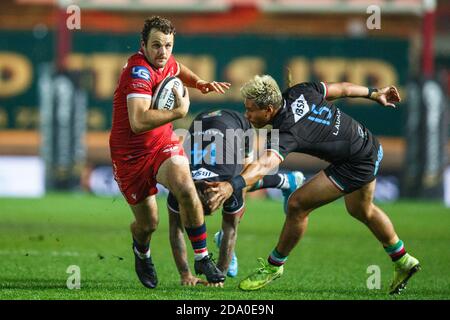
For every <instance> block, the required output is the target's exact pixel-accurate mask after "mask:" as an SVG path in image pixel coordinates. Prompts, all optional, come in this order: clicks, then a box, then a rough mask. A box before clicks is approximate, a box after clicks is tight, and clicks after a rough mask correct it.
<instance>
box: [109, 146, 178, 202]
mask: <svg viewBox="0 0 450 320" xmlns="http://www.w3.org/2000/svg"><path fill="white" fill-rule="evenodd" d="M176 155H181V156H186V154H185V153H184V150H183V147H182V146H181V144H180V143H178V142H171V143H169V144H166V145H165V146H163V147H162V148H160V149H158V150H156V151H154V152H153V151H152V152H151V153H148V154H145V155H142V156H140V157H138V158H133V159H130V160H125V161H124V160H115V159H112V163H113V172H114V178H115V180H116V181H117V184H118V185H119V188H120V191H121V192H122V194H123V196H124V197H125V199H126V200H127V202H128V203H129V204H133V205H134V204H138V203H139V202H141V201H143V200H144V199H145V198H147V197H148V196H151V195H154V194H156V193H158V189H157V188H156V184H157V182H156V175H157V173H158V170H159V167H160V166H161V164H162V163H163V162H164V161H166V160H167V159H169V158H171V157H173V156H176Z"/></svg>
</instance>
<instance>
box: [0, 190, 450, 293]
mask: <svg viewBox="0 0 450 320" xmlns="http://www.w3.org/2000/svg"><path fill="white" fill-rule="evenodd" d="M380 206H381V207H382V208H383V209H385V210H386V212H388V214H389V216H390V217H391V219H392V220H393V222H394V225H395V227H396V230H397V232H398V234H399V235H400V237H401V239H402V240H403V241H404V242H405V246H406V249H407V250H408V251H409V252H411V253H412V254H413V255H415V256H416V257H417V258H419V260H420V261H421V264H422V267H423V269H422V271H421V272H419V273H418V274H417V275H416V276H414V277H413V278H412V280H411V281H410V283H409V285H408V287H407V289H406V290H405V291H404V292H403V293H402V295H400V296H395V297H392V296H389V295H388V294H387V293H386V291H387V288H388V285H389V283H390V281H391V277H392V273H393V269H392V265H391V262H390V259H389V258H388V257H387V256H386V254H385V253H384V251H383V248H382V247H381V246H380V245H379V243H378V242H377V241H376V240H375V238H374V237H373V236H372V235H371V233H370V232H369V230H367V229H366V227H365V226H364V225H362V224H361V223H359V222H358V221H356V220H354V219H353V218H351V217H350V216H349V215H348V214H347V213H346V212H345V208H344V204H343V202H342V201H338V202H336V203H333V204H330V205H327V206H325V207H323V208H321V209H320V210H317V211H316V212H314V213H313V214H312V215H311V217H310V223H309V228H308V231H307V233H306V236H305V237H304V239H303V240H302V241H301V243H300V245H298V246H297V247H296V248H295V250H294V251H293V252H292V254H291V255H290V257H289V259H288V262H287V264H286V267H285V273H284V275H283V276H282V277H281V278H280V279H278V280H276V281H274V282H273V283H271V284H270V285H269V286H267V287H266V288H264V289H262V290H259V291H256V292H243V291H240V290H239V289H238V288H237V285H238V282H239V279H241V278H242V277H244V276H246V275H247V274H248V273H249V272H251V271H252V270H253V269H254V268H255V267H256V266H257V264H256V258H257V257H264V258H266V257H267V255H268V254H269V253H270V251H271V250H272V249H273V247H274V246H275V244H276V242H277V239H278V234H279V232H280V229H281V227H282V224H283V222H284V215H283V213H282V209H281V208H282V205H281V203H280V202H277V201H273V200H251V199H250V200H248V201H247V212H246V213H245V215H244V218H243V220H242V222H241V225H240V229H239V235H238V241H237V248H236V252H237V256H238V259H239V275H238V277H237V278H235V279H231V278H228V279H227V281H226V283H225V287H224V288H222V289H221V288H207V287H204V286H197V287H194V288H192V287H190V288H187V287H182V286H180V285H179V276H178V272H177V270H176V267H175V264H174V262H173V258H172V255H171V252H170V247H169V240H168V223H167V221H168V219H167V210H166V208H165V201H164V200H163V199H160V200H159V207H160V224H159V228H158V230H157V232H156V234H155V235H154V237H153V240H152V246H151V247H152V255H153V257H154V261H155V265H156V268H157V271H158V275H159V280H160V283H159V286H158V288H157V289H155V290H149V289H146V288H144V287H143V286H142V285H141V284H140V283H139V281H138V280H137V277H136V276H135V273H134V260H133V255H132V251H131V239H130V232H129V223H130V222H131V220H132V214H131V211H130V209H129V208H128V206H127V204H126V203H125V201H124V200H123V199H122V198H121V197H118V198H115V199H113V198H98V197H94V196H90V195H74V194H50V195H48V196H46V197H45V198H43V199H25V200H24V199H0V270H1V273H0V299H151V300H161V299H174V300H177V299H183V300H204V299H220V300H222V299H243V300H258V299H264V300H272V299H273V300H279V299H282V300H291V299H293V300H299V299H449V298H450V250H449V248H450V210H449V209H446V208H445V207H443V206H442V205H441V204H438V203H433V202H431V203H424V202H414V201H412V202H398V203H392V204H381V205H380ZM220 221H221V217H220V215H219V214H216V215H214V216H212V217H208V218H207V227H208V232H209V239H208V244H209V250H210V252H211V251H212V252H214V253H215V255H216V256H217V249H216V248H215V246H214V243H213V242H212V235H213V234H214V233H215V232H216V231H217V230H218V228H219V226H220ZM187 244H188V248H189V255H190V263H191V267H192V264H193V258H192V252H191V250H190V244H189V242H188V243H187ZM70 265H77V266H79V267H80V270H81V289H80V290H69V289H67V287H66V281H67V278H68V277H69V274H68V273H66V270H67V268H68V266H70ZM371 265H377V266H379V267H380V270H381V273H380V274H381V289H379V290H377V289H372V290H369V289H368V288H367V285H366V283H367V279H368V278H369V277H370V276H371V275H372V273H368V272H367V269H368V267H369V266H371Z"/></svg>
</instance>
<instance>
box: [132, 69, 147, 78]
mask: <svg viewBox="0 0 450 320" xmlns="http://www.w3.org/2000/svg"><path fill="white" fill-rule="evenodd" d="M131 77H132V78H133V79H144V80H150V71H148V69H147V68H146V67H143V66H135V67H133V68H131Z"/></svg>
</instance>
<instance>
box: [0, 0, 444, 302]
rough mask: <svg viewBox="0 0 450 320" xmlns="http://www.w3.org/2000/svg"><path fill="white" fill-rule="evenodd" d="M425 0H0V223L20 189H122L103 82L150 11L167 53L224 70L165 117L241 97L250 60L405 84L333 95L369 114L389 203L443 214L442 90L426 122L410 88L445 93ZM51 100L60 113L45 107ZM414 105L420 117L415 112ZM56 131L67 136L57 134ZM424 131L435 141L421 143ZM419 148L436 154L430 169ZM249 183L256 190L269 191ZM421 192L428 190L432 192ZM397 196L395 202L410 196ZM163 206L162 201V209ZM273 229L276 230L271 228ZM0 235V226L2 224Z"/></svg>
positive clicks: (306, 165) (133, 43)
mask: <svg viewBox="0 0 450 320" xmlns="http://www.w3.org/2000/svg"><path fill="white" fill-rule="evenodd" d="M430 2H431V3H432V2H433V1H420V0H384V1H383V0H373V1H370V0H367V1H365V0H346V1H337V0H315V1H308V0H298V1H297V0H272V1H269V0H242V1H239V0H217V1H214V0H202V1H200V0H170V1H169V0H165V1H163V0H149V1H145V0H141V1H132V0H117V1H108V2H107V4H106V1H100V0H97V1H83V0H80V1H56V0H6V1H2V2H1V3H0V163H1V165H0V197H2V196H3V197H4V198H0V211H1V213H0V219H2V220H1V221H3V223H0V226H3V228H5V230H6V229H7V228H8V226H9V225H18V224H24V223H25V224H28V223H31V222H30V221H34V220H33V219H34V217H30V218H27V217H28V215H32V214H33V213H32V212H31V211H27V209H26V207H27V206H28V205H26V204H27V203H28V202H27V201H34V200H30V199H29V198H30V197H37V200H36V201H38V202H30V203H32V204H34V203H35V204H36V205H38V204H39V203H44V204H43V209H42V210H44V211H43V212H44V216H45V215H46V214H47V212H46V210H48V211H49V212H52V210H53V208H51V207H52V206H53V205H52V203H55V204H56V203H59V204H61V203H64V200H62V199H61V198H60V197H68V198H67V199H70V200H68V202H67V203H72V201H73V198H72V195H77V196H79V197H81V198H79V202H78V204H77V202H76V201H75V202H73V203H74V206H75V207H78V208H79V210H80V211H82V210H83V208H84V207H85V203H84V202H85V201H86V202H87V203H89V202H90V201H92V198H90V197H88V198H83V197H86V195H84V196H81V194H83V193H84V192H87V193H94V194H96V195H97V196H103V197H104V198H99V199H100V200H99V201H100V203H103V202H101V201H104V199H111V197H112V199H113V201H116V200H117V201H119V202H122V201H123V199H122V198H121V196H120V194H119V193H118V190H117V187H116V186H115V182H114V181H113V179H112V174H111V168H110V158H109V150H108V134H109V132H108V130H109V128H110V124H111V114H112V112H111V104H112V103H111V100H112V94H113V91H114V88H115V85H116V81H117V78H118V75H119V73H120V71H121V68H122V66H123V65H124V63H125V61H126V58H127V56H129V55H130V54H132V53H133V52H135V51H136V50H138V47H139V32H140V30H141V27H142V23H143V20H144V19H145V18H146V17H148V16H151V15H155V14H158V15H162V16H165V17H167V18H169V19H171V20H172V21H173V23H174V24H175V26H176V29H177V35H176V40H175V48H174V53H175V56H176V58H177V59H178V60H179V61H181V62H183V63H184V64H186V65H187V66H188V67H190V68H191V69H192V70H194V71H195V72H196V73H197V74H199V75H200V76H201V77H202V78H205V79H208V80H212V79H215V80H221V81H229V82H231V83H232V88H231V89H230V91H229V92H228V93H227V94H226V95H224V96H217V95H206V96H202V95H200V94H198V93H194V92H193V90H191V101H192V102H191V112H190V116H189V117H188V118H187V119H184V120H182V121H178V122H176V124H175V126H176V127H186V126H187V124H188V123H189V121H190V119H192V116H193V115H194V114H195V113H196V112H199V111H200V110H204V109H205V108H232V109H237V110H242V101H241V99H240V96H239V88H240V86H241V85H242V84H243V83H244V82H245V81H247V80H248V79H249V78H250V77H252V76H253V75H254V74H261V73H269V74H271V75H273V76H274V77H275V79H276V80H278V81H279V83H280V84H283V87H284V86H285V85H286V78H287V69H288V68H289V70H290V72H291V74H292V80H293V81H294V82H300V81H310V80H311V81H312V80H323V81H350V82H354V83H359V84H363V85H367V86H383V85H387V84H395V85H396V86H397V87H398V88H399V90H400V93H401V95H402V97H403V101H402V103H400V104H399V108H398V109H396V110H390V109H382V108H380V107H379V106H378V105H375V104H374V103H369V102H367V101H364V100H363V99H357V100H343V101H340V102H339V107H341V108H342V109H343V110H344V111H345V112H346V113H348V114H350V115H351V116H353V117H355V118H356V119H357V120H359V121H361V122H362V123H363V124H365V125H366V126H367V127H368V128H370V129H371V130H372V132H374V133H375V134H376V135H377V136H379V137H380V139H381V141H382V143H383V147H384V151H385V156H384V159H383V165H382V168H381V170H380V179H379V184H378V187H377V195H376V196H377V200H378V201H382V202H383V201H389V202H391V203H390V204H387V205H390V206H392V205H393V206H395V203H397V202H396V201H399V199H400V197H401V196H403V198H406V199H409V200H406V201H412V203H413V205H412V207H414V206H415V204H416V203H417V206H418V208H422V209H423V210H425V211H426V210H427V208H429V206H428V205H430V207H432V208H438V209H436V210H437V213H436V214H437V215H438V216H439V217H441V216H440V215H441V214H443V216H442V217H447V216H446V214H447V215H448V211H447V209H445V207H444V206H443V205H442V203H443V202H444V197H445V194H446V192H448V188H445V186H446V180H445V176H446V175H445V169H446V167H447V165H448V160H447V159H448V154H449V152H450V145H449V144H448V142H447V139H448V121H447V108H448V104H447V101H446V100H444V99H442V101H441V100H440V101H441V104H440V105H439V107H438V108H439V111H438V116H437V118H438V119H437V120H435V122H433V125H434V126H435V129H436V128H437V129H436V130H437V132H436V130H435V131H433V132H431V131H430V128H428V129H427V127H424V126H422V125H420V123H427V121H428V123H429V122H430V121H431V120H430V119H429V118H427V112H426V110H428V109H426V108H427V101H428V102H429V100H430V99H428V100H427V98H423V97H421V93H420V92H422V90H421V88H422V87H425V86H426V81H428V80H430V79H431V80H433V81H435V82H433V83H436V84H438V85H439V86H440V88H441V89H442V91H441V92H442V94H443V96H448V93H449V92H450V81H449V80H450V22H449V21H450V19H449V18H450V4H449V3H448V1H443V0H441V1H437V3H436V5H437V7H436V10H434V11H432V12H431V13H427V12H426V10H425V4H426V3H430ZM73 4H75V5H76V6H77V7H76V8H80V9H81V10H80V12H79V13H80V25H79V27H80V28H75V29H73V30H70V29H69V28H68V23H69V22H68V21H71V22H74V20H73V17H74V14H76V10H75V11H73V10H72V11H70V10H69V9H70V8H72V9H73V7H70V6H71V5H73ZM371 5H376V6H379V7H380V8H381V21H380V22H381V25H380V27H381V28H379V29H378V28H375V29H369V28H368V25H367V23H368V22H367V21H368V19H369V18H370V16H371V14H372V12H369V13H368V12H367V11H366V10H367V9H368V7H369V6H371ZM71 19H72V20H71ZM61 77H62V78H61ZM65 80H68V81H69V82H68V83H69V87H70V90H74V91H70V90H69V89H68V90H69V91H70V92H71V93H70V94H72V93H75V94H74V97H82V98H83V99H78V100H77V99H74V100H73V101H72V100H71V101H69V102H68V103H69V104H70V105H71V107H70V108H73V109H71V110H72V111H71V113H70V117H73V118H71V120H68V121H69V122H67V123H68V126H70V129H67V128H64V125H59V126H58V121H59V120H58V119H61V117H62V118H64V116H63V113H61V112H60V111H58V110H59V109H58V108H62V107H61V105H63V104H64V102H61V101H59V102H58V101H56V100H55V96H54V92H55V90H56V91H57V90H62V89H61V88H59V87H58V83H62V82H64V81H65ZM52 88H53V89H52ZM54 88H59V89H54ZM418 92H419V93H418ZM417 94H419V96H417ZM438 96H439V94H438ZM52 99H53V100H52ZM49 101H53V102H49ZM416 105H417V108H416V107H414V108H413V106H416ZM49 108H50V109H49ZM52 108H53V109H52ZM48 110H53V112H54V113H55V114H60V115H62V116H61V117H60V118H58V117H54V118H52V117H50V118H46V114H47V115H48V114H49V112H48ZM412 110H416V111H417V112H416V113H414V115H413V112H412ZM84 111H85V112H84ZM58 112H59V113H58ZM78 112H80V113H78ZM50 113H52V112H50ZM413 116H417V117H418V118H417V119H419V120H418V121H415V122H414V119H415V118H413ZM77 119H78V120H77ZM80 119H81V122H80V121H79V120H80ZM77 121H78V122H77ZM74 124H78V125H77V126H74ZM50 129H51V130H50ZM66 129H67V130H69V131H67V132H66V131H64V130H66ZM58 130H61V131H58ZM70 130H71V131H70ZM65 134H66V135H65ZM61 137H68V139H67V140H66V141H65V142H67V143H66V144H64V143H63V142H64V139H62V138H61ZM68 141H69V142H68ZM430 145H431V146H436V147H435V148H434V149H430V148H428V147H429V146H430ZM58 152H59V153H58ZM430 157H431V158H434V160H433V161H434V164H433V166H431V167H432V168H431V169H429V167H430V164H429V161H430V160H429V158H430ZM427 161H428V162H427ZM324 166H325V163H323V162H322V161H319V160H317V159H314V158H312V157H308V156H304V155H293V156H290V157H289V158H288V159H287V161H286V164H285V167H286V168H291V169H293V168H298V169H301V170H303V171H305V173H306V174H307V175H308V176H309V175H311V174H314V173H315V172H317V170H319V169H320V168H323V167H324ZM427 170H428V171H427ZM430 170H431V171H430ZM447 183H448V184H450V182H447ZM55 192H58V193H56V194H55ZM59 192H64V193H62V194H61V193H59ZM45 194H47V196H45ZM270 195H272V193H271V194H270ZM273 196H274V197H277V196H278V194H277V193H276V192H275V193H274V194H273ZM17 197H18V198H17ZM21 197H24V198H26V199H22V198H21ZM254 197H263V198H264V197H266V194H262V193H260V194H257V195H254ZM86 199H87V200H86ZM429 199H434V200H435V202H432V203H431V204H430V203H429V202H427V201H428V200H429ZM39 200H42V201H41V202H39ZM265 201H269V200H265ZM401 201H405V200H401ZM399 203H403V202H399ZM160 204H161V205H162V206H163V204H164V202H163V201H162V202H160ZM94 206H96V205H94ZM21 207H22V209H18V208H21ZM406 207H407V208H408V209H406V210H405V211H410V210H411V209H410V208H411V207H408V205H406ZM2 208H3V209H2ZM8 208H9V209H8ZM16 208H17V210H19V211H20V210H24V213H23V216H22V217H21V218H20V219H18V220H14V219H15V218H13V217H14V211H15V210H16ZM99 208H101V205H100V207H99ZM121 208H122V211H123V212H122V214H123V215H124V216H125V220H126V219H127V218H130V216H131V215H130V214H129V213H128V214H129V216H128V217H127V216H126V214H127V209H126V208H125V207H124V206H123V205H122V207H121ZM162 208H163V207H162ZM274 208H275V207H274ZM72 209H73V210H75V211H76V209H74V208H72ZM422 209H421V210H422ZM99 210H102V209H99ZM274 210H277V209H274ZM333 210H334V209H333ZM341 210H342V208H341ZM419 211H420V210H419ZM164 213H165V209H161V215H164ZM407 213H408V212H406V213H405V214H407ZM49 214H50V213H49ZM74 214H76V212H74ZM63 216H64V217H65V216H66V215H63ZM80 216H81V217H83V215H82V214H80ZM112 216H114V215H112ZM400 217H401V216H400ZM280 219H281V218H280ZM439 219H442V220H441V221H443V223H444V225H443V226H447V227H448V226H449V225H448V224H445V223H447V222H448V220H445V219H448V218H439ZM439 219H438V220H439ZM69 220H70V219H69ZM8 223H9V224H8ZM336 226H337V225H336ZM441 227H442V226H441ZM124 228H125V229H126V228H127V227H126V226H125V227H124ZM261 228H262V229H261V230H264V227H263V226H262V227H261ZM431 228H433V227H431ZM13 229H14V228H13ZM31 230H33V231H29V233H30V232H31V233H32V234H31V235H30V234H27V235H26V236H25V235H24V237H25V238H30V239H29V240H31V241H33V239H34V240H36V239H37V241H41V240H42V239H41V240H39V239H40V238H39V237H40V235H41V234H43V232H40V231H36V230H34V229H31ZM276 230H278V229H276ZM431 230H433V229H431ZM447 230H448V229H447ZM22 231H23V230H22ZM36 233H38V234H39V235H37V236H36ZM160 233H163V231H160ZM273 233H274V236H276V234H277V231H273ZM436 234H439V232H437V233H436ZM3 237H4V239H7V240H8V241H9V240H10V238H8V232H6V233H4V236H3ZM8 241H4V242H3V243H0V246H1V248H0V249H1V251H0V253H1V254H2V255H8V254H11V252H16V253H17V252H19V251H20V250H25V249H24V248H23V247H20V245H18V246H17V248H19V247H20V248H21V249H20V250H19V249H17V250H16V251H14V246H15V244H10V245H8V244H7V243H8ZM94 241H95V240H94ZM25 251H26V250H25ZM20 252H21V253H24V251H20ZM24 254H25V253H24ZM13 260H14V259H13ZM11 268H12V267H11ZM129 271H130V270H129ZM7 288H10V287H8V286H7ZM10 289H11V288H10ZM11 297H17V296H14V295H12V296H11ZM19 297H20V296H19ZM45 297H46V296H44V298H45ZM49 297H50V298H54V296H51V295H50V296H49Z"/></svg>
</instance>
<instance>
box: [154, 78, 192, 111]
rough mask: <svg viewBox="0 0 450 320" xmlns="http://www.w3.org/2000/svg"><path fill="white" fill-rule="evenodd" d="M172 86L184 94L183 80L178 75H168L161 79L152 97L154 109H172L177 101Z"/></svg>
mask: <svg viewBox="0 0 450 320" xmlns="http://www.w3.org/2000/svg"><path fill="white" fill-rule="evenodd" d="M172 88H175V89H176V90H178V92H180V93H181V95H184V86H183V82H182V81H181V80H180V79H178V78H177V77H168V78H166V79H164V80H163V81H161V83H160V84H159V85H158V87H157V88H156V91H155V94H154V95H153V98H152V109H159V110H172V109H173V108H174V106H175V103H176V98H175V95H174V94H173V92H172Z"/></svg>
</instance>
